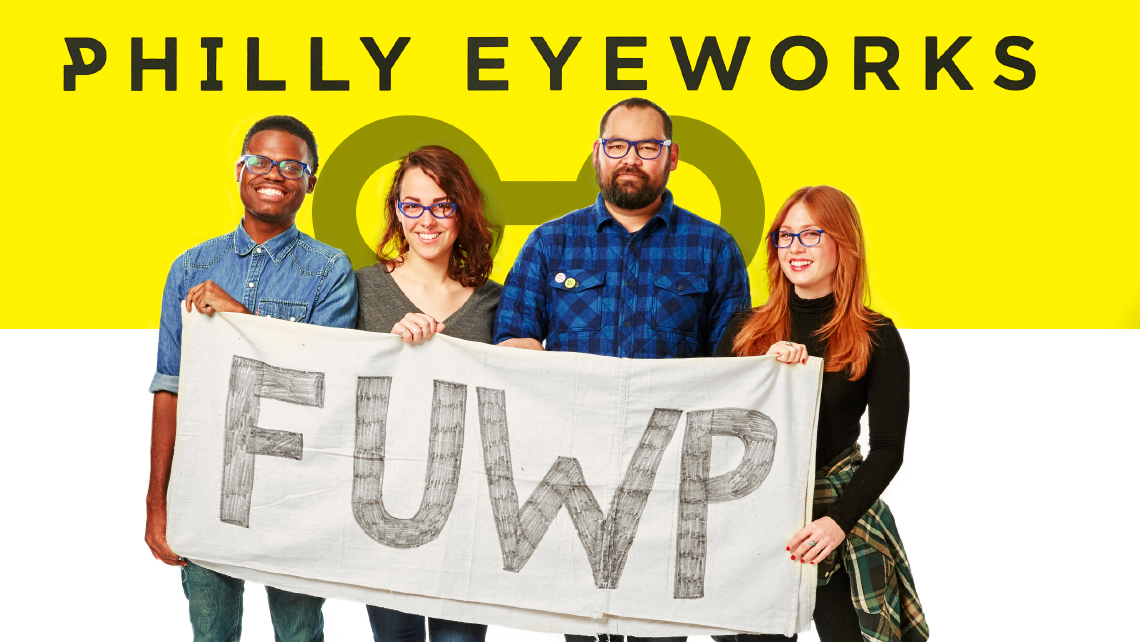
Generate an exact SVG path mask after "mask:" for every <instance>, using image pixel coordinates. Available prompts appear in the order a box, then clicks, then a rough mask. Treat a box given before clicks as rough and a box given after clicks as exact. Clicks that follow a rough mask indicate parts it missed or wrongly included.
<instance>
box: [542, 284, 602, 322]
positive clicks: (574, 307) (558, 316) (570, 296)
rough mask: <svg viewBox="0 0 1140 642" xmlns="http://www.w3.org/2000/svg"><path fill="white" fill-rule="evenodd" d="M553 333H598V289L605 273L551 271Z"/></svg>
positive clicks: (599, 310)
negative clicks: (579, 331) (581, 331)
mask: <svg viewBox="0 0 1140 642" xmlns="http://www.w3.org/2000/svg"><path fill="white" fill-rule="evenodd" d="M551 271H552V272H554V274H555V275H554V276H552V277H550V289H551V290H552V291H553V296H552V301H553V308H554V310H553V314H551V315H550V317H551V319H553V320H554V331H555V332H569V331H578V330H600V329H601V327H602V290H603V289H604V288H602V286H603V285H605V283H606V273H605V272H601V273H597V274H589V273H587V272H584V271H582V270H567V271H565V272H562V271H559V270H551Z"/></svg>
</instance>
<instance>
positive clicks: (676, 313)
mask: <svg viewBox="0 0 1140 642" xmlns="http://www.w3.org/2000/svg"><path fill="white" fill-rule="evenodd" d="M653 285H654V287H653V288H652V289H653V290H654V291H653V302H652V315H651V318H652V319H653V321H652V324H653V329H654V330H661V331H664V332H675V333H677V334H684V335H688V336H694V335H696V334H697V332H698V331H699V330H700V320H701V318H702V317H703V315H704V301H705V293H706V292H708V290H709V282H708V279H706V278H705V277H704V276H703V275H700V274H692V273H688V272H678V273H673V274H659V275H657V278H656V279H655V280H654V281H653Z"/></svg>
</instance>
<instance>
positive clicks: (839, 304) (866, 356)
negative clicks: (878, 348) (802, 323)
mask: <svg viewBox="0 0 1140 642" xmlns="http://www.w3.org/2000/svg"><path fill="white" fill-rule="evenodd" d="M797 203H802V204H803V206H804V207H806V208H807V210H808V212H809V213H810V214H811V218H812V220H813V221H815V224H816V225H818V226H819V227H820V229H822V230H823V231H824V233H825V234H826V235H827V236H828V237H829V238H831V240H833V241H834V242H835V243H836V245H837V247H838V250H839V251H838V260H837V262H836V265H835V274H834V276H833V277H832V282H831V285H832V290H833V293H834V295H835V310H834V312H832V315H831V318H830V319H828V321H827V322H826V323H824V324H823V327H821V328H820V329H819V330H818V331H817V332H816V336H818V337H819V338H820V339H824V340H826V341H827V354H825V355H817V356H822V357H823V358H824V361H825V371H826V372H839V371H846V373H847V375H848V378H849V379H850V380H851V381H855V380H856V379H858V378H860V377H862V376H863V374H864V373H866V372H867V362H868V361H869V360H870V358H871V331H872V330H873V329H874V327H875V326H877V325H880V324H882V323H883V317H882V316H880V315H879V314H877V313H876V312H874V311H873V310H871V309H870V308H868V307H866V305H865V302H866V301H867V300H868V299H869V297H870V292H869V290H868V287H867V258H866V253H865V251H864V248H863V226H862V225H861V224H860V223H859V211H858V210H857V209H855V203H854V202H853V201H852V200H851V198H850V197H849V196H847V195H846V194H844V193H843V192H841V191H839V190H837V189H835V188H834V187H829V186H827V185H818V186H815V187H801V188H800V189H798V190H796V192H795V193H794V194H792V195H791V196H789V197H788V200H787V201H785V202H784V205H783V206H782V207H780V211H779V213H777V214H776V218H775V219H774V220H773V221H772V226H771V227H770V228H769V229H768V232H769V242H768V243H766V246H767V248H768V301H767V302H766V303H765V304H764V305H762V306H760V307H758V308H756V309H754V310H753V311H752V313H751V314H750V315H749V316H748V319H747V320H746V321H745V323H744V326H743V327H742V328H741V330H740V332H739V333H738V334H737V335H736V340H734V341H733V342H732V353H733V354H735V355H742V356H746V355H760V354H764V353H766V352H767V351H768V348H770V347H772V344H774V343H776V342H777V341H787V340H789V339H790V338H791V334H792V317H791V311H790V309H789V307H788V300H789V296H790V293H791V289H792V287H793V286H792V282H791V281H789V280H788V277H786V276H784V271H783V269H781V268H780V258H779V250H778V249H777V248H776V245H775V244H774V243H772V242H771V233H772V232H777V231H779V229H780V226H781V225H783V224H784V219H785V218H787V216H788V210H790V209H792V207H793V206H795V205H796V204H797Z"/></svg>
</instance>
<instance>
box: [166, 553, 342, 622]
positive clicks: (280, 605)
mask: <svg viewBox="0 0 1140 642" xmlns="http://www.w3.org/2000/svg"><path fill="white" fill-rule="evenodd" d="M182 592H183V593H185V594H186V599H187V600H190V625H191V626H193V627H194V642H237V641H238V640H240V639H241V615H242V594H243V593H244V592H245V581H244V580H239V579H237V578H234V577H230V576H228V575H222V574H221V573H217V572H215V571H211V570H210V569H208V568H204V567H201V566H198V565H197V564H195V563H194V562H191V561H189V560H187V561H186V566H183V567H182ZM265 592H266V593H267V594H269V616H270V617H271V618H272V619H273V639H274V640H276V642H324V639H325V633H324V630H325V620H324V616H323V615H321V605H323V604H324V603H325V598H323V597H313V596H311V595H301V594H300V593H290V592H289V591H282V590H281V589H276V588H273V587H272V586H267V587H265Z"/></svg>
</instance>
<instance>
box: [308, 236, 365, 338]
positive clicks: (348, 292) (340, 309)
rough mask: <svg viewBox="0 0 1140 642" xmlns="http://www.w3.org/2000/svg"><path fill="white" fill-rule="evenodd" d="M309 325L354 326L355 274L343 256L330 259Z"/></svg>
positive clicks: (355, 304) (355, 301)
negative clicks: (326, 274)
mask: <svg viewBox="0 0 1140 642" xmlns="http://www.w3.org/2000/svg"><path fill="white" fill-rule="evenodd" d="M330 263H331V265H330V266H329V274H328V276H327V277H325V283H324V286H323V287H322V288H321V292H320V294H319V295H318V296H317V301H316V302H315V303H314V304H313V313H312V314H310V315H309V323H312V324H313V325H323V326H326V327H330V328H352V327H354V326H355V325H356V306H357V303H358V301H357V293H356V274H355V273H354V272H353V270H352V263H351V262H350V261H349V260H348V257H347V256H345V255H344V254H339V255H337V256H335V257H333V258H332V260H331V262H330Z"/></svg>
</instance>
